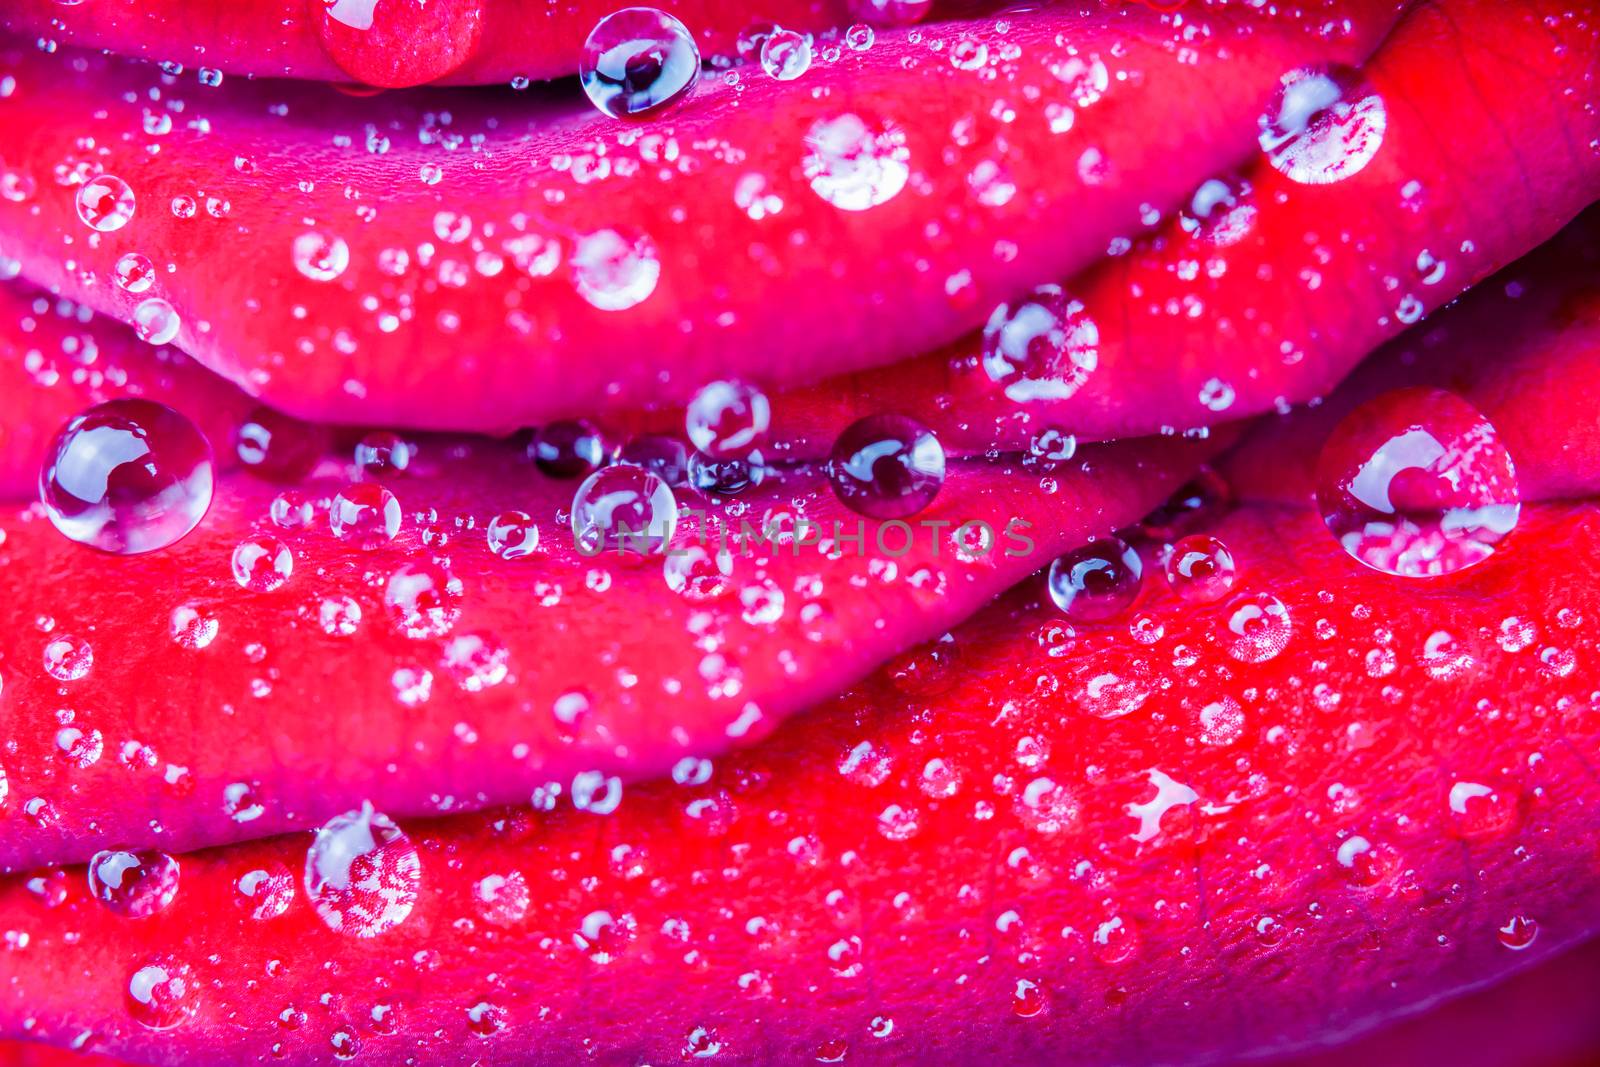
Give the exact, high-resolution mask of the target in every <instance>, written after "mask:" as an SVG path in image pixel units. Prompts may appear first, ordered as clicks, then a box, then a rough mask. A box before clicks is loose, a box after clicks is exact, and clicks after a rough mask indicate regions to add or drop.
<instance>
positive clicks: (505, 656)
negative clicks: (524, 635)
mask: <svg viewBox="0 0 1600 1067" xmlns="http://www.w3.org/2000/svg"><path fill="white" fill-rule="evenodd" d="M510 660H511V650H510V649H508V648H506V646H505V645H504V644H502V643H501V642H500V640H499V638H497V637H494V636H493V635H491V634H486V633H467V634H457V635H456V636H455V637H452V638H451V639H450V640H449V641H448V642H447V643H446V644H445V646H444V653H443V655H442V656H441V657H440V663H441V664H442V665H443V666H444V669H445V670H446V671H448V672H449V673H450V677H452V678H454V679H455V682H456V684H457V685H459V686H460V687H461V688H462V689H464V690H466V691H467V692H469V693H481V692H482V691H483V690H485V689H492V688H493V687H494V686H497V685H499V684H500V683H501V682H503V681H505V680H506V675H507V674H508V673H509V672H510Z"/></svg>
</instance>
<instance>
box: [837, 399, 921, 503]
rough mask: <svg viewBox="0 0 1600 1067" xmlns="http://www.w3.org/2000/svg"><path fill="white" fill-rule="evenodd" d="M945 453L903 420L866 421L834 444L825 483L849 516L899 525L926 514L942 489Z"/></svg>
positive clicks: (903, 417)
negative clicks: (831, 489) (916, 515)
mask: <svg viewBox="0 0 1600 1067" xmlns="http://www.w3.org/2000/svg"><path fill="white" fill-rule="evenodd" d="M944 476H945V463H944V448H943V447H942V446H941V445H940V444H939V439H938V438H937V437H935V436H934V435H933V431H932V430H930V429H928V428H927V427H926V426H924V425H922V424H921V423H920V422H918V421H917V420H915V419H913V418H911V417H910V416H907V415H887V414H884V415H868V416H867V417H866V418H863V419H858V420H857V421H855V422H853V423H851V424H850V426H848V427H847V428H846V429H845V431H844V432H843V433H841V434H840V435H839V439H838V440H837V441H835V442H834V446H833V453H832V455H831V457H830V458H829V460H828V480H829V481H830V482H831V483H832V485H833V491H834V495H836V496H837V497H838V498H839V500H840V501H841V502H842V503H844V505H845V506H846V507H848V508H850V509H851V510H852V511H856V512H859V513H860V514H863V515H867V516H870V517H872V518H877V519H900V518H904V517H906V516H908V515H915V514H916V513H917V512H919V511H922V510H923V509H925V508H927V507H928V505H930V504H932V503H933V500H934V498H935V497H936V496H938V495H939V490H940V488H941V487H943V485H944Z"/></svg>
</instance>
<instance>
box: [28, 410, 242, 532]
mask: <svg viewBox="0 0 1600 1067" xmlns="http://www.w3.org/2000/svg"><path fill="white" fill-rule="evenodd" d="M211 492H212V464H211V446H210V444H208V443H207V441H206V439H205V437H204V436H202V435H201V433H200V431H199V430H197V429H196V428H195V425H194V423H192V422H190V421H189V420H188V419H187V418H185V417H184V416H183V415H180V414H179V413H178V412H176V411H173V410H172V409H171V408H169V407H166V406H165V405H163V404H157V403H155V402H154V401H151V400H139V399H124V400H112V401H109V402H107V403H104V404H98V405H96V406H94V407H92V408H90V409H89V410H88V411H85V412H84V413H83V414H81V415H78V416H76V417H75V418H73V419H72V421H70V422H68V423H67V425H66V426H64V427H63V428H62V429H61V432H60V433H58V434H57V435H56V438H55V441H54V443H53V444H52V446H51V451H50V459H49V461H48V462H47V463H46V464H45V466H44V469H43V470H42V471H41V472H40V474H39V496H40V499H42V500H43V501H44V505H45V510H46V512H47V513H48V514H49V516H50V521H51V522H52V523H53V524H54V525H55V528H56V529H57V530H60V531H61V532H62V533H63V534H65V535H66V536H67V537H69V538H71V539H72V540H74V541H76V542H78V543H79V544H84V545H89V546H91V547H93V548H98V549H100V550H101V551H102V552H111V553H116V554H119V555H132V554H134V553H138V552H152V551H155V550H156V549H160V548H165V547H167V546H168V545H170V544H172V543H174V542H175V541H177V540H179V539H180V538H182V537H183V536H184V535H185V534H187V533H188V532H189V531H190V530H193V529H194V528H195V526H197V525H198V524H199V522H200V520H201V518H203V517H204V516H205V513H206V509H207V508H209V507H210V506H211Z"/></svg>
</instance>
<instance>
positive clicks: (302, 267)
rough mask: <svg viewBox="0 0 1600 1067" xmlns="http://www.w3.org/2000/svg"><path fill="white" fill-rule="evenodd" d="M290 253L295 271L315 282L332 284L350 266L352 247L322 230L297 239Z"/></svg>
mask: <svg viewBox="0 0 1600 1067" xmlns="http://www.w3.org/2000/svg"><path fill="white" fill-rule="evenodd" d="M290 253H291V255H292V256H293V258H294V269H295V270H297V271H299V272H300V273H301V274H303V275H305V276H306V277H307V278H310V279H311V280H312V281H314V282H331V281H333V280H334V279H335V278H337V277H338V276H339V275H341V274H343V273H344V272H345V268H347V267H349V266H350V246H349V245H347V244H345V242H344V238H342V237H336V236H333V235H332V234H326V233H323V232H322V231H320V230H308V231H307V232H305V233H302V234H301V235H300V236H298V237H296V238H295V239H294V244H293V245H292V246H291V249H290Z"/></svg>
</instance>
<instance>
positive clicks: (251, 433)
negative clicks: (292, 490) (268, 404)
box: [233, 408, 327, 482]
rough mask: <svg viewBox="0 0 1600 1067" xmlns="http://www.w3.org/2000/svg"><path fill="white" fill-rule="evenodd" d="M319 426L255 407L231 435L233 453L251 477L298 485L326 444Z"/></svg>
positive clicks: (318, 457)
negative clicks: (255, 476)
mask: <svg viewBox="0 0 1600 1067" xmlns="http://www.w3.org/2000/svg"><path fill="white" fill-rule="evenodd" d="M326 443H327V442H326V437H325V434H324V432H323V431H322V430H321V429H319V428H318V427H315V426H312V425H309V424H307V423H303V422H301V421H300V420H299V419H294V418H290V417H289V416H288V415H284V414H281V413H279V412H277V411H274V410H272V409H271V408H256V409H255V410H254V411H252V412H250V414H249V415H248V416H246V417H245V420H244V421H243V422H241V423H240V424H239V427H238V429H236V430H235V431H234V435H233V450H234V454H235V455H237V456H238V457H239V462H240V463H241V464H243V465H244V466H245V468H246V469H248V470H249V471H250V472H251V473H252V474H256V475H259V476H260V477H262V478H268V479H270V480H272V481H275V482H298V481H299V480H300V479H302V478H304V477H305V476H306V475H307V474H309V473H311V469H312V468H313V467H315V466H316V464H317V460H319V459H320V458H321V457H322V453H323V448H324V446H325V445H326Z"/></svg>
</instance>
